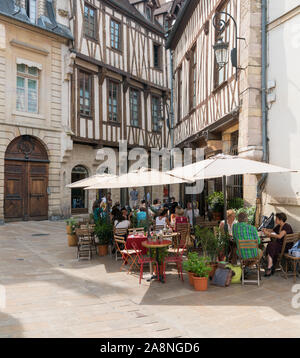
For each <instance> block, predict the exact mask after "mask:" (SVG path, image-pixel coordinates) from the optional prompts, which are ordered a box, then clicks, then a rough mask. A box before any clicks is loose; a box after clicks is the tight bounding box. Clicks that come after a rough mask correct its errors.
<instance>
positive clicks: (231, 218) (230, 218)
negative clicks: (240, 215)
mask: <svg viewBox="0 0 300 358" xmlns="http://www.w3.org/2000/svg"><path fill="white" fill-rule="evenodd" d="M236 223H237V221H236V220H235V211H234V210H232V209H230V210H227V228H228V233H229V235H230V236H232V227H233V225H234V224H236ZM219 227H220V230H222V231H223V232H225V220H223V221H221V223H220V226H219Z"/></svg>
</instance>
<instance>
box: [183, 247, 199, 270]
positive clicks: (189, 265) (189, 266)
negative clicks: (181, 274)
mask: <svg viewBox="0 0 300 358" xmlns="http://www.w3.org/2000/svg"><path fill="white" fill-rule="evenodd" d="M198 259H199V255H198V254H197V252H190V253H189V254H188V259H187V260H186V261H185V262H184V263H183V269H184V270H185V271H187V272H193V271H192V270H193V267H194V266H193V263H194V262H196V261H197V260H198Z"/></svg>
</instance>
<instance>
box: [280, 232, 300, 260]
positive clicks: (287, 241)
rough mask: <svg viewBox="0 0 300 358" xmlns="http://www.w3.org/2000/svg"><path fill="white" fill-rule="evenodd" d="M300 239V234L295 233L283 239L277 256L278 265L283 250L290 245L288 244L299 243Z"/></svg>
mask: <svg viewBox="0 0 300 358" xmlns="http://www.w3.org/2000/svg"><path fill="white" fill-rule="evenodd" d="M299 239H300V233H299V232H296V233H294V234H289V235H285V237H284V238H283V243H282V248H281V252H280V254H279V257H278V260H277V263H278V264H280V262H281V259H282V257H283V255H284V253H285V249H286V245H287V244H290V243H296V242H297V241H299Z"/></svg>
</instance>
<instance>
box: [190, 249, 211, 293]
mask: <svg viewBox="0 0 300 358" xmlns="http://www.w3.org/2000/svg"><path fill="white" fill-rule="evenodd" d="M208 263H209V259H208V258H207V257H203V256H202V257H199V258H198V259H197V261H194V262H193V267H192V270H193V272H194V288H195V290H196V291H206V290H207V283H208V276H209V272H210V271H211V267H210V266H209V265H208Z"/></svg>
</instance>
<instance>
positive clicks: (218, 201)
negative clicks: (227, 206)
mask: <svg viewBox="0 0 300 358" xmlns="http://www.w3.org/2000/svg"><path fill="white" fill-rule="evenodd" d="M207 203H208V206H209V209H210V210H211V212H212V213H213V216H214V219H215V220H216V219H217V220H221V218H222V212H223V210H224V194H223V193H222V192H214V193H213V194H211V195H209V197H208V199H207Z"/></svg>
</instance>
